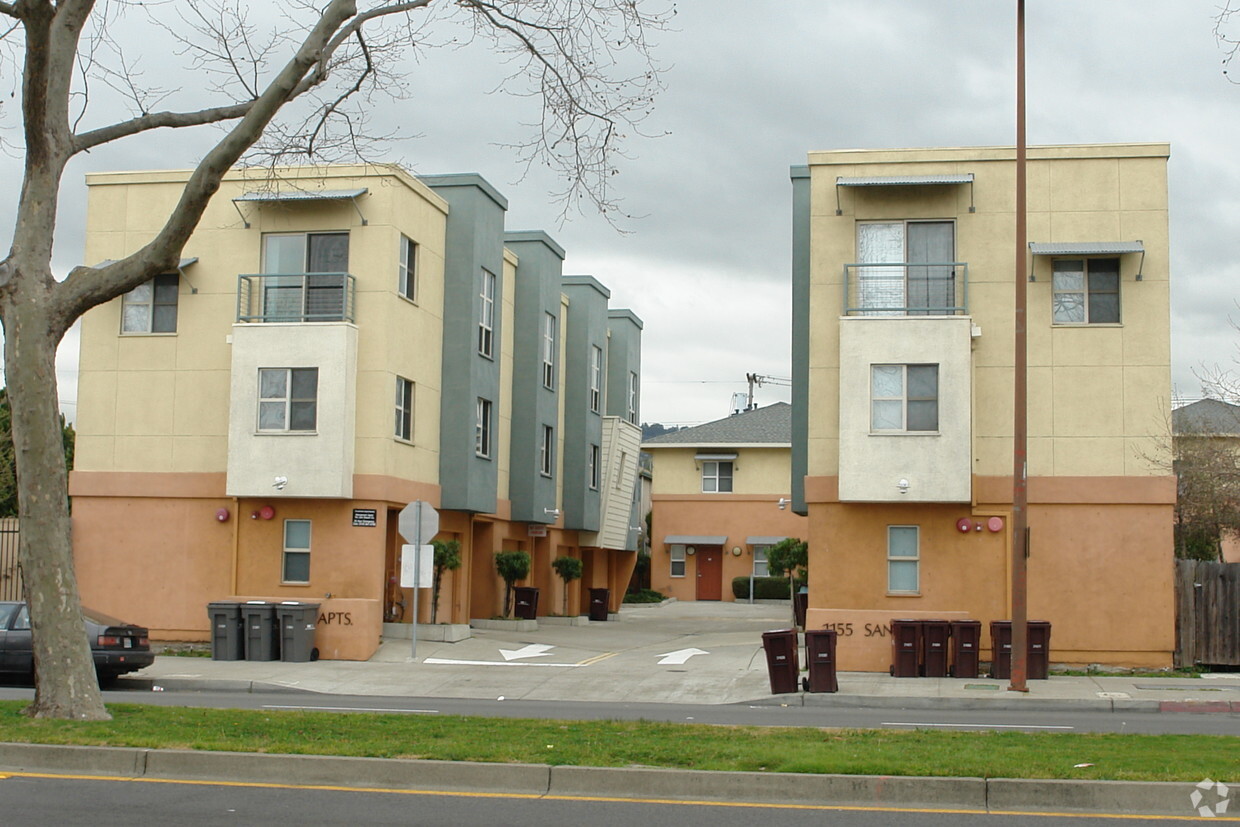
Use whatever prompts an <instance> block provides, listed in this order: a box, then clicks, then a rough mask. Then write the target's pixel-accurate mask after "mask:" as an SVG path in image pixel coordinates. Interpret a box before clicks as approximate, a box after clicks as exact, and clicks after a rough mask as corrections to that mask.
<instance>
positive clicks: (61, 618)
mask: <svg viewBox="0 0 1240 827" xmlns="http://www.w3.org/2000/svg"><path fill="white" fill-rule="evenodd" d="M18 281H19V282H25V283H27V284H29V283H34V282H37V280H34V279H32V280H29V281H27V280H22V279H19V280H18ZM10 297H11V300H9V301H6V302H5V303H6V305H7V306H6V307H4V308H3V316H4V332H5V337H4V365H5V379H6V382H7V384H8V393H9V399H10V401H11V404H12V415H13V446H14V450H15V452H16V455H17V474H18V478H19V479H20V480H21V482H22V485H21V486H20V487H19V489H18V494H19V496H18V508H19V510H20V514H21V545H20V551H19V560H20V562H21V568H22V581H23V584H24V588H25V592H26V600H27V602H28V603H29V604H30V620H31V624H32V626H33V627H34V635H33V637H34V663H35V672H36V681H35V696H34V703H32V704H31V705H30V706H29V707H27V709H26V713H27V714H29V715H31V716H33V717H36V718H71V719H75V720H91V721H98V720H107V719H109V718H110V717H111V716H110V715H109V714H108V712H107V710H106V709H105V708H104V705H103V696H102V694H101V693H100V691H99V683H98V678H97V676H96V675H95V664H94V658H93V657H92V655H91V651H90V644H89V643H88V641H87V639H86V627H85V624H84V623H83V622H82V614H81V610H80V605H81V603H80V598H79V595H78V585H77V578H76V576H75V575H74V571H73V546H72V542H71V534H70V523H69V500H68V474H67V472H66V470H65V452H64V443H63V433H62V431H61V428H60V415H59V413H60V412H59V410H58V401H57V394H56V345H57V344H58V339H59V337H58V336H57V335H56V334H55V333H53V332H52V330H53V328H54V327H57V325H53V324H52V323H51V321H50V320H49V318H48V315H47V310H46V308H45V306H43V305H42V302H40V301H38V300H37V299H35V300H31V298H30V297H26V296H21V295H20V294H19V295H13V294H10Z"/></svg>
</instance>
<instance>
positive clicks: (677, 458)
mask: <svg viewBox="0 0 1240 827" xmlns="http://www.w3.org/2000/svg"><path fill="white" fill-rule="evenodd" d="M644 450H646V451H648V452H649V453H650V454H651V456H652V457H653V458H654V460H653V461H654V470H653V477H652V482H651V493H652V494H654V495H656V496H657V495H659V494H701V493H702V463H701V462H700V461H699V460H696V459H694V456H695V455H696V454H698V453H703V452H705V453H721V454H730V453H735V454H736V459H735V460H733V462H732V493H733V494H746V495H752V494H764V495H771V499H772V502H774V501H776V500H778V499H779V498H780V497H784V496H787V495H788V486H789V474H790V473H791V470H790V469H791V462H792V460H791V455H792V452H791V448H790V446H788V445H786V444H778V443H763V444H757V445H715V446H701V447H699V446H696V445H693V446H688V447H681V446H664V445H658V446H656V445H646V446H644ZM706 496H710V495H706Z"/></svg>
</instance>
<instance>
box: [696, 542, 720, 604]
mask: <svg viewBox="0 0 1240 827" xmlns="http://www.w3.org/2000/svg"><path fill="white" fill-rule="evenodd" d="M697 599H698V600H723V548H722V547H721V546H698V550H697Z"/></svg>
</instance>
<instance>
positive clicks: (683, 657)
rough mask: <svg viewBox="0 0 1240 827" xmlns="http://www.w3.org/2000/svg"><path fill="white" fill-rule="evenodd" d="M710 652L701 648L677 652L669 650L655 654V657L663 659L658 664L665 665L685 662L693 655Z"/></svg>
mask: <svg viewBox="0 0 1240 827" xmlns="http://www.w3.org/2000/svg"><path fill="white" fill-rule="evenodd" d="M709 654H710V652H703V651H702V650H701V649H680V650H678V651H676V652H667V653H665V654H662V655H655V657H656V658H662V659H663V660H661V661H659V663H658V664H657V665H659V666H663V665H664V664H680V663H684V662H685V661H687V660H688V659H689V658H691V657H693V656H694V655H709Z"/></svg>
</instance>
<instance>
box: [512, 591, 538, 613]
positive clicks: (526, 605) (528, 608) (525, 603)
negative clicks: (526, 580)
mask: <svg viewBox="0 0 1240 827" xmlns="http://www.w3.org/2000/svg"><path fill="white" fill-rule="evenodd" d="M512 591H513V595H512V596H513V603H514V604H515V605H514V606H513V608H512V615H513V617H515V618H517V619H518V620H537V619H538V589H536V588H534V587H533V586H517V587H516V588H515V589H513V590H512Z"/></svg>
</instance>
